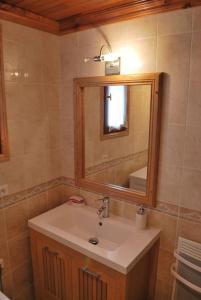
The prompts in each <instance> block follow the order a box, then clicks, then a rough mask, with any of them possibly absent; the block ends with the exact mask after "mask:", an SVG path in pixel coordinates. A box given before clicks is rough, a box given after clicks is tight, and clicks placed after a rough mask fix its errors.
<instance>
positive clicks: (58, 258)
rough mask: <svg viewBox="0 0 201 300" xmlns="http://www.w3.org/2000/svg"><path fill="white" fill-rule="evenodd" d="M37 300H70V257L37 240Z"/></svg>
mask: <svg viewBox="0 0 201 300" xmlns="http://www.w3.org/2000/svg"><path fill="white" fill-rule="evenodd" d="M37 245H38V247H37V252H38V253H37V254H38V255H37V256H38V267H39V272H38V276H39V286H40V288H39V290H40V295H39V297H40V298H39V299H41V300H71V299H72V278H71V277H72V276H71V257H70V256H68V255H66V253H64V252H62V250H61V249H59V248H57V247H56V246H55V245H54V246H53V245H51V243H50V244H48V243H47V241H45V242H43V241H41V240H38V243H37Z"/></svg>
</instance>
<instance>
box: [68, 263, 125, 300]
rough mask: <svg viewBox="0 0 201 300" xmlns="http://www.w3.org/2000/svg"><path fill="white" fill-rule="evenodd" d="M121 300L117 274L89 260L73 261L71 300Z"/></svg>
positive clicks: (122, 292) (121, 295)
mask: <svg viewBox="0 0 201 300" xmlns="http://www.w3.org/2000/svg"><path fill="white" fill-rule="evenodd" d="M120 299H121V300H123V299H125V298H124V287H123V281H121V280H120V278H119V277H118V276H117V272H115V271H113V270H111V269H109V268H107V267H105V266H103V265H102V264H99V263H97V262H95V261H93V260H91V259H89V258H85V259H81V260H79V259H76V260H74V261H73V300H120Z"/></svg>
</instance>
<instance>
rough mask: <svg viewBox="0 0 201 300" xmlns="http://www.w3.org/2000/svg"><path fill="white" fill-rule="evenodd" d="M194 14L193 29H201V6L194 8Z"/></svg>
mask: <svg viewBox="0 0 201 300" xmlns="http://www.w3.org/2000/svg"><path fill="white" fill-rule="evenodd" d="M192 14H193V30H194V31H201V8H200V7H195V8H193V9H192Z"/></svg>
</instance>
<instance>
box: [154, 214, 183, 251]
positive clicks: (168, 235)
mask: <svg viewBox="0 0 201 300" xmlns="http://www.w3.org/2000/svg"><path fill="white" fill-rule="evenodd" d="M148 224H149V226H154V227H157V228H160V229H161V242H160V248H161V249H162V250H165V251H169V252H173V249H174V247H175V242H176V229H177V220H176V218H175V217H172V216H169V215H167V214H163V213H161V212H157V211H154V210H150V211H149V216H148Z"/></svg>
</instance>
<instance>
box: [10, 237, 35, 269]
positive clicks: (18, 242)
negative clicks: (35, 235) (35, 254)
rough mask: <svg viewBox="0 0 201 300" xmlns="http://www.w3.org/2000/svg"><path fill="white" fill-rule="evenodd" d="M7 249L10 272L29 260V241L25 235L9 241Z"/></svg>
mask: <svg viewBox="0 0 201 300" xmlns="http://www.w3.org/2000/svg"><path fill="white" fill-rule="evenodd" d="M8 249H9V258H10V265H11V268H12V270H14V269H16V268H17V267H18V266H20V265H21V264H23V263H24V262H26V261H28V260H30V259H31V252H30V241H29V237H28V236H27V235H22V236H21V235H20V236H18V237H17V238H14V239H11V240H9V241H8Z"/></svg>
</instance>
